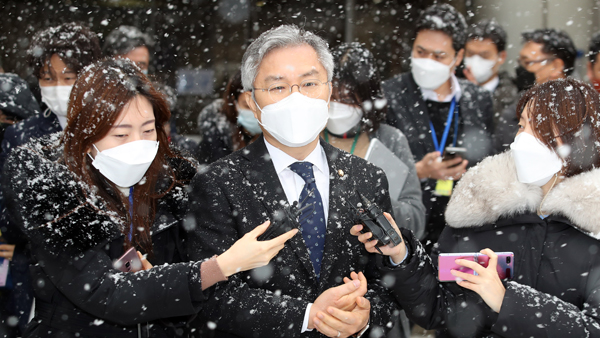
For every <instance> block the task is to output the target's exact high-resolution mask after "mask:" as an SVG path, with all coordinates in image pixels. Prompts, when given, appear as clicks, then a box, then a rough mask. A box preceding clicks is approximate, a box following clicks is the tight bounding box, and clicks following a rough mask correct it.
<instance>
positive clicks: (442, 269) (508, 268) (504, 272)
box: [438, 252, 515, 282]
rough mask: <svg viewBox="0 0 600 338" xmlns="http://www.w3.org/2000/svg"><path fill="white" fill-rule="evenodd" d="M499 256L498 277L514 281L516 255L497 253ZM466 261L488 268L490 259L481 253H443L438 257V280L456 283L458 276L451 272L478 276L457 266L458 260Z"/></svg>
mask: <svg viewBox="0 0 600 338" xmlns="http://www.w3.org/2000/svg"><path fill="white" fill-rule="evenodd" d="M496 255H498V266H497V268H496V269H497V270H498V276H499V277H500V279H512V278H513V272H514V270H515V269H514V264H515V257H514V256H515V254H514V253H512V252H496ZM459 258H461V259H466V260H469V261H473V262H476V263H479V264H481V265H482V266H483V267H486V268H487V266H488V263H489V260H490V258H489V257H488V256H487V255H484V254H482V253H480V252H467V253H465V252H463V253H443V254H440V255H439V256H438V280H439V281H440V282H455V281H456V276H454V275H452V274H451V273H450V270H458V271H461V272H464V273H468V274H471V275H475V276H477V272H475V271H473V270H472V269H469V268H466V267H464V266H461V265H458V264H456V262H455V261H456V260H457V259H459Z"/></svg>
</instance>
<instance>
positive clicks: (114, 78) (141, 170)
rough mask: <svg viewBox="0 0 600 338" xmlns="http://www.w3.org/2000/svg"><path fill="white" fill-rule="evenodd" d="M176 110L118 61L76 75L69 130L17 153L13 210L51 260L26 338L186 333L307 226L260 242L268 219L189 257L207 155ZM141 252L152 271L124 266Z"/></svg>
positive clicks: (41, 254) (7, 186) (43, 261)
mask: <svg viewBox="0 0 600 338" xmlns="http://www.w3.org/2000/svg"><path fill="white" fill-rule="evenodd" d="M169 117H170V112H169V110H168V106H167V103H166V102H165V100H164V98H163V96H162V95H161V94H160V93H159V92H158V91H157V90H156V89H155V88H154V87H153V86H152V84H151V83H150V81H149V80H148V78H147V77H146V76H145V75H143V74H142V72H141V71H140V70H139V68H137V67H136V66H134V64H133V63H132V62H131V61H129V60H125V59H106V60H103V61H99V62H97V63H95V64H92V65H91V66H88V67H87V68H85V69H84V70H83V71H82V75H81V76H80V77H79V78H78V80H77V81H76V82H75V85H74V87H73V90H72V92H71V96H70V100H69V123H68V124H67V126H66V129H65V132H64V133H62V134H61V133H56V134H52V135H48V136H46V137H44V138H41V139H37V140H36V141H33V142H31V143H29V144H27V145H25V146H23V147H19V148H18V149H16V150H15V151H14V152H13V153H12V154H11V156H10V157H9V160H8V162H7V165H6V169H7V172H8V173H9V174H10V179H7V180H5V181H4V182H3V185H2V187H3V188H4V191H5V194H6V195H7V203H8V206H7V207H8V208H7V209H8V210H9V211H10V217H11V219H12V220H15V221H16V222H15V223H16V224H19V225H20V226H21V230H22V231H23V232H24V233H25V234H26V236H27V238H28V240H29V241H30V243H31V247H32V255H33V257H34V258H35V259H36V261H37V262H39V264H37V265H36V266H35V267H34V268H33V269H32V274H33V279H34V280H35V281H36V283H35V285H34V289H35V298H36V306H35V316H34V319H33V320H32V321H31V323H30V324H29V326H28V327H27V331H26V332H25V333H24V337H42V336H43V337H63V336H82V337H108V336H111V337H131V336H136V335H138V336H144V337H147V336H152V337H174V336H177V335H181V334H183V333H184V330H185V324H186V321H187V320H188V319H191V318H192V317H193V316H194V315H195V314H196V312H197V311H198V310H199V309H200V308H201V307H202V306H203V304H204V302H205V301H207V300H208V299H210V298H211V295H212V293H211V290H210V287H211V286H212V285H214V284H216V283H218V282H225V281H226V280H227V277H229V276H231V275H233V274H235V273H237V272H239V271H245V270H249V269H253V268H255V267H259V266H263V265H266V264H267V263H268V262H269V261H270V260H271V258H273V257H274V256H275V255H276V254H277V253H278V252H279V250H281V249H282V248H283V246H284V243H285V242H286V241H287V240H288V239H289V238H291V237H292V236H293V235H294V234H295V233H296V232H297V230H292V231H290V232H288V233H286V234H283V235H281V236H280V237H277V238H275V239H273V240H270V241H263V242H259V241H257V236H259V235H260V234H261V233H262V232H263V231H264V230H265V229H266V228H267V227H268V224H269V223H268V222H265V223H264V224H262V225H260V226H258V227H256V228H255V229H254V230H252V231H250V232H249V233H248V234H247V235H246V236H243V237H242V238H240V239H239V240H238V241H237V242H235V243H234V244H233V245H232V246H231V247H230V248H229V249H228V250H224V252H222V253H220V254H219V255H218V256H214V257H213V258H211V259H209V260H207V261H203V262H199V261H198V262H188V255H187V251H186V247H185V243H186V239H187V230H192V229H193V228H194V227H195V224H194V222H193V221H189V220H187V221H186V218H185V215H186V212H187V208H188V193H187V190H186V185H187V184H188V183H189V182H190V180H191V179H192V178H193V177H194V175H195V174H196V172H197V163H196V162H195V161H194V160H191V159H187V158H184V157H183V156H182V155H181V154H180V152H179V151H178V150H176V149H174V148H170V147H169V144H168V140H167V135H166V133H165V131H164V129H163V126H164V124H165V122H166V121H168V119H169ZM7 176H8V175H7ZM130 248H132V249H133V252H135V251H137V256H138V257H139V259H140V260H141V263H142V264H141V265H142V266H141V268H142V270H143V271H138V272H134V271H130V272H120V271H119V270H117V268H118V267H119V265H118V264H117V265H114V261H116V260H118V259H119V257H120V256H121V255H123V253H124V252H126V251H128V249H130ZM143 255H145V256H146V257H143ZM131 264H132V265H133V266H135V263H133V262H132V263H131ZM125 265H126V262H125ZM53 314H59V315H53ZM175 317H177V318H175Z"/></svg>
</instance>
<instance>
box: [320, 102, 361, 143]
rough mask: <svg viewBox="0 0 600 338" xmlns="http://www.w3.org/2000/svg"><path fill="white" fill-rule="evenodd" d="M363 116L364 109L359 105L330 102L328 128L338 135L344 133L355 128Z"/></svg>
mask: <svg viewBox="0 0 600 338" xmlns="http://www.w3.org/2000/svg"><path fill="white" fill-rule="evenodd" d="M362 117H363V111H362V109H360V108H359V107H355V106H351V105H349V104H344V103H339V102H331V103H330V104H329V121H327V130H329V131H330V132H332V133H333V134H336V135H343V134H345V133H347V132H348V131H349V130H350V129H352V128H354V127H355V126H356V125H357V124H358V123H359V122H360V119H362Z"/></svg>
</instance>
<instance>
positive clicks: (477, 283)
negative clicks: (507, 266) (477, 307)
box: [450, 249, 506, 313]
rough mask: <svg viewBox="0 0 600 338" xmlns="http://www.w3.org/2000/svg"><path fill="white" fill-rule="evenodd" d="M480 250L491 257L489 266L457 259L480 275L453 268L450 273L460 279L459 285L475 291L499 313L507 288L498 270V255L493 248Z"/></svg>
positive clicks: (459, 263) (459, 262)
mask: <svg viewBox="0 0 600 338" xmlns="http://www.w3.org/2000/svg"><path fill="white" fill-rule="evenodd" d="M480 252H481V253H482V254H484V255H486V256H488V257H489V258H490V261H489V263H488V266H487V268H485V267H483V266H481V265H480V264H479V263H476V262H473V261H469V260H466V259H457V260H456V264H458V265H461V266H464V267H466V268H469V269H472V270H473V271H475V272H477V274H478V276H474V275H472V274H468V273H464V272H460V271H457V270H451V271H450V273H452V275H454V276H456V277H458V278H459V279H460V280H458V281H457V283H458V285H460V286H462V287H463V288H465V289H469V290H472V291H475V292H476V293H477V294H478V295H480V296H481V298H482V299H483V301H484V302H485V303H486V304H487V305H488V306H489V307H490V308H491V309H492V310H494V311H495V312H498V313H499V312H500V308H501V307H502V301H503V300H504V294H505V293H506V289H505V288H504V284H502V281H501V280H500V276H498V270H496V266H497V265H498V255H496V253H495V252H494V251H492V250H491V249H483V250H481V251H480Z"/></svg>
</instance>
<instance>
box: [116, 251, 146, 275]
mask: <svg viewBox="0 0 600 338" xmlns="http://www.w3.org/2000/svg"><path fill="white" fill-rule="evenodd" d="M113 267H114V268H115V269H117V270H121V271H123V272H137V271H140V270H142V261H141V260H140V258H139V257H138V255H137V251H136V250H135V249H134V248H129V250H127V252H125V253H124V254H123V256H121V258H119V259H117V260H116V261H114V263H113Z"/></svg>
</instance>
